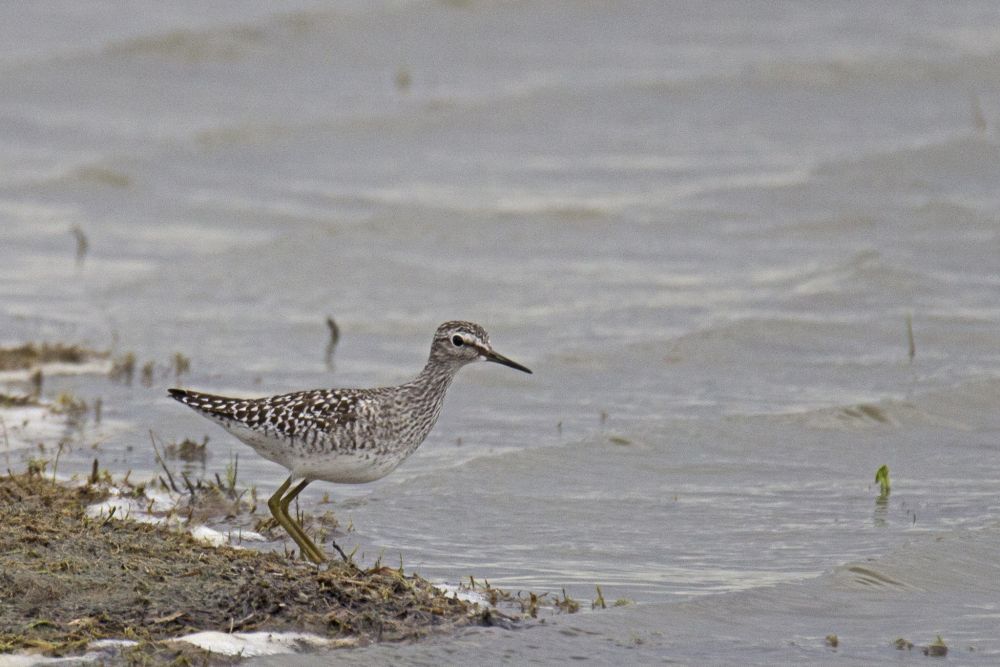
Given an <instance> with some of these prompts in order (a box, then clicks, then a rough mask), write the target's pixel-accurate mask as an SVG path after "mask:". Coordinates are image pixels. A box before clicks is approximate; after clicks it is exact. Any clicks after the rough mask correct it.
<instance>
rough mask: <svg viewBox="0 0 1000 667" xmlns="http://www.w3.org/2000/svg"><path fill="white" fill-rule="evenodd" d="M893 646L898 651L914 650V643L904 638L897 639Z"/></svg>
mask: <svg viewBox="0 0 1000 667" xmlns="http://www.w3.org/2000/svg"><path fill="white" fill-rule="evenodd" d="M892 645H893V646H895V647H896V650H897V651H909V650H910V649H912V648H913V642H911V641H909V640H907V639H904V638H902V637H897V638H896V640H895V641H894V642H892Z"/></svg>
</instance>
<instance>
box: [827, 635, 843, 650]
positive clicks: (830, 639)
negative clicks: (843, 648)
mask: <svg viewBox="0 0 1000 667" xmlns="http://www.w3.org/2000/svg"><path fill="white" fill-rule="evenodd" d="M825 642H826V645H827V646H829V647H830V648H837V647H838V646H840V638H839V637H837V635H827V636H826V640H825Z"/></svg>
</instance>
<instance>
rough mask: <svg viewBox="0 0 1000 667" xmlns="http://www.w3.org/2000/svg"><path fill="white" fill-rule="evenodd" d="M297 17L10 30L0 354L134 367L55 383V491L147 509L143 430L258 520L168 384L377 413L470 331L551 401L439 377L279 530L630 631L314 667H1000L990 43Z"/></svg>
mask: <svg viewBox="0 0 1000 667" xmlns="http://www.w3.org/2000/svg"><path fill="white" fill-rule="evenodd" d="M286 7H288V9H287V11H286V12H285V13H282V14H272V13H269V12H266V11H253V12H248V11H247V10H246V8H245V6H244V5H243V4H242V3H232V4H226V3H214V4H213V5H212V9H211V12H209V13H205V12H204V11H203V9H204V8H203V7H202V6H201V5H197V6H196V5H194V4H190V5H185V4H184V3H174V4H172V5H171V8H170V9H162V10H158V11H157V12H144V13H142V14H141V15H140V14H135V15H130V14H128V13H127V12H112V11H111V10H110V9H108V10H107V11H102V10H100V9H90V10H87V11H81V10H79V9H77V8H76V5H75V4H73V3H61V2H53V3H49V4H48V6H47V8H46V13H45V16H44V18H43V17H42V16H40V15H38V14H37V13H36V10H35V9H17V10H15V9H12V8H6V9H2V10H0V12H2V13H3V18H4V20H2V21H0V26H3V27H2V28H0V30H2V31H3V36H4V39H0V44H2V45H3V46H0V80H2V85H3V90H4V92H5V94H4V95H3V96H2V99H0V137H2V139H3V141H0V166H2V169H0V297H2V298H0V332H2V334H0V337H2V338H3V339H4V340H2V341H0V342H3V343H15V342H21V341H24V340H53V341H56V340H58V341H66V342H78V343H87V344H89V345H91V346H94V347H97V348H112V349H113V350H114V351H115V352H116V353H118V354H120V353H123V352H126V351H133V352H134V353H135V354H136V357H137V359H138V360H139V362H140V364H142V363H145V362H147V361H154V362H156V364H157V376H156V380H155V382H154V383H153V386H152V387H145V386H143V385H142V384H141V383H139V382H138V381H136V382H134V383H133V384H132V385H131V386H126V385H121V384H115V383H111V382H109V381H108V380H107V379H105V378H104V377H102V376H98V375H73V376H62V377H50V378H48V379H47V381H46V393H47V394H49V395H56V394H57V393H58V392H60V391H72V392H74V393H75V394H77V395H79V396H81V397H83V398H85V399H86V400H88V401H89V402H91V403H92V402H93V401H94V399H96V398H98V397H100V398H101V399H102V405H103V413H104V415H103V416H104V418H103V420H102V423H101V424H100V425H97V424H94V423H93V422H92V421H91V422H89V423H87V424H85V425H84V427H83V431H82V433H81V434H79V435H80V437H81V438H82V444H81V443H79V442H78V443H77V444H76V445H75V446H74V447H73V449H72V450H71V451H69V452H66V453H64V454H63V455H62V456H61V458H60V463H59V466H60V471H61V472H67V473H68V472H84V471H88V470H89V466H90V463H91V461H92V459H93V457H94V456H95V455H96V456H98V457H99V458H100V460H101V463H102V464H103V465H107V466H109V467H111V468H112V469H113V470H115V471H118V472H124V471H126V470H132V471H133V476H134V477H133V478H137V477H139V476H143V475H145V476H149V475H152V474H154V473H155V472H156V469H157V466H156V463H155V461H154V457H153V454H152V451H151V448H150V446H149V445H148V434H147V431H148V430H150V429H152V430H153V431H154V432H155V433H156V434H158V435H159V436H160V437H162V438H164V439H166V440H168V441H169V440H179V439H181V438H183V437H192V438H194V439H198V440H200V439H201V437H202V436H203V435H208V436H209V437H210V444H209V448H210V454H209V459H208V461H207V463H206V472H207V473H208V474H212V473H214V472H220V473H221V472H222V471H224V470H225V467H226V465H227V463H229V461H230V460H231V457H232V456H233V455H235V454H236V453H237V452H239V454H240V459H239V470H240V477H241V478H242V479H243V480H244V481H246V482H247V483H254V484H256V485H258V486H259V487H260V489H261V491H262V492H270V490H271V489H273V488H275V487H276V486H277V485H278V484H279V483H280V482H281V481H282V480H283V475H284V471H283V470H282V469H281V468H279V467H277V466H275V465H273V464H270V463H268V462H266V461H263V460H261V459H259V458H256V457H255V456H254V455H253V453H252V452H251V451H249V450H248V449H246V448H244V447H243V446H242V445H240V444H239V443H238V442H236V441H235V440H233V439H232V438H229V437H227V436H226V435H225V434H224V433H223V432H222V431H221V430H219V429H217V428H215V427H214V426H212V425H211V424H209V423H208V422H207V421H204V420H203V419H201V418H199V417H198V416H197V415H195V414H194V413H191V412H190V411H185V410H184V409H183V408H182V407H181V406H178V405H177V404H176V403H174V402H173V401H171V400H170V399H168V398H166V395H165V388H166V387H167V386H170V385H171V384H172V383H173V382H174V378H173V377H172V374H171V371H170V370H169V364H170V360H171V357H172V355H173V354H174V353H175V352H181V353H183V354H185V355H187V356H188V357H190V359H191V372H190V373H189V374H188V375H186V376H185V377H184V378H183V379H182V382H183V384H184V385H185V386H189V387H194V388H199V389H205V390H210V391H216V392H220V393H232V394H246V395H262V394H267V393H279V392H283V391H288V390H293V389H302V388H310V387H319V386H330V385H332V386H364V385H375V384H389V383H395V382H398V381H400V380H403V379H406V378H408V377H410V376H411V375H412V374H414V373H415V372H416V371H417V370H418V369H419V368H420V367H421V366H422V364H423V361H424V358H425V355H426V352H427V347H428V345H429V341H430V334H431V332H432V331H433V329H434V327H435V326H436V325H437V324H438V323H439V322H441V321H443V320H446V319H452V318H464V319H472V320H475V321H478V322H480V323H482V324H483V325H484V326H486V328H487V329H488V330H489V331H490V332H491V334H492V337H493V342H494V343H495V345H496V347H497V349H498V350H499V351H500V352H502V353H504V354H506V355H508V356H510V357H512V358H514V359H517V360H518V361H520V362H522V363H524V364H526V365H528V366H529V367H531V368H532V369H533V370H534V371H535V374H534V375H532V376H523V375H521V374H517V373H515V372H513V371H510V370H509V369H505V368H502V367H498V366H485V365H484V366H476V367H473V368H469V369H467V370H464V371H463V372H462V373H461V375H460V376H459V378H458V379H457V381H456V383H455V385H454V386H453V389H452V390H451V393H450V395H449V400H448V403H447V405H446V408H445V411H444V413H443V414H442V416H441V419H440V421H439V423H438V426H437V428H436V429H435V431H434V432H433V433H432V434H431V436H430V437H429V438H428V440H427V442H426V443H425V444H424V445H423V446H422V448H421V449H420V450H418V452H417V454H415V455H414V457H413V458H412V459H411V460H409V461H408V462H406V463H405V464H404V465H403V466H402V467H401V468H400V469H399V470H397V471H396V472H395V473H394V474H393V475H391V476H390V477H388V478H386V479H384V480H382V481H380V482H377V483H374V484H370V485H364V486H359V487H335V486H332V485H326V484H321V483H317V484H315V485H314V486H313V487H310V489H309V490H308V491H307V492H306V493H305V494H303V503H304V506H305V507H304V508H305V509H306V510H307V511H310V510H319V509H320V508H323V507H326V506H325V505H320V501H321V499H322V498H323V495H324V494H326V493H329V494H330V496H331V498H332V499H333V500H334V502H335V505H334V507H335V508H336V509H337V511H338V514H339V515H340V516H341V518H342V520H343V521H344V522H345V523H350V524H352V525H353V527H354V530H353V532H351V533H350V534H348V535H346V536H344V537H342V538H341V539H340V543H341V544H342V545H343V546H345V547H346V548H348V549H350V548H353V547H354V546H358V547H359V553H363V554H364V558H365V559H366V561H373V560H374V559H375V558H376V557H378V555H379V554H383V555H384V556H383V557H384V558H385V559H386V560H387V561H391V562H393V563H395V562H396V561H397V560H398V559H399V558H400V557H402V559H403V562H404V565H405V567H406V568H407V569H414V570H416V571H418V572H419V573H420V574H422V575H424V576H429V577H431V578H434V579H438V580H441V581H447V582H452V583H454V582H457V581H458V580H459V579H462V578H466V577H468V576H469V575H472V576H475V577H476V578H477V579H482V578H485V579H488V580H489V581H490V583H492V584H494V585H498V586H502V587H509V588H513V589H515V590H517V589H531V590H534V591H539V592H542V591H551V592H554V593H555V592H561V590H562V589H563V588H565V590H566V592H567V593H569V594H570V595H571V596H573V597H576V598H579V599H581V600H582V601H584V602H586V601H589V600H590V599H592V598H593V597H594V596H595V589H594V586H595V585H601V587H602V590H603V591H604V595H605V597H606V598H608V599H609V600H610V599H617V598H628V599H630V600H632V601H634V604H631V605H629V606H626V607H621V608H616V609H613V610H608V611H603V612H600V613H589V612H588V613H581V614H580V615H576V616H562V617H559V618H556V619H551V620H550V621H548V622H547V623H546V624H544V625H541V626H535V627H532V628H530V629H527V630H524V631H518V632H509V631H500V630H477V631H470V632H468V633H464V634H463V635H462V636H461V637H459V638H457V639H456V638H442V639H435V640H433V641H430V642H427V643H425V644H421V645H419V646H384V647H376V648H371V649H365V650H361V651H351V652H348V653H343V654H338V655H337V656H334V657H335V658H336V659H340V660H344V661H350V662H364V661H368V662H371V663H380V662H385V661H391V662H435V663H438V662H441V661H452V662H458V661H460V660H462V659H463V658H467V657H471V656H475V655H483V654H490V655H495V656H497V657H498V659H505V660H508V661H511V662H524V661H537V662H555V661H558V660H561V659H563V658H564V657H566V656H570V655H572V656H585V657H588V658H589V659H591V660H592V661H595V662H604V663H606V662H613V661H614V662H619V661H623V660H630V661H643V662H653V661H660V660H675V661H680V662H683V663H706V662H745V663H751V664H764V663H773V662H776V661H777V662H800V661H814V662H825V661H828V660H834V659H836V660H837V661H838V662H842V661H848V662H850V661H852V660H853V661H855V662H858V663H866V662H872V661H884V660H891V659H896V658H898V657H900V655H902V654H897V653H896V652H895V649H893V648H892V647H891V646H890V643H891V642H892V641H893V640H894V639H895V638H896V637H899V636H904V637H906V638H908V639H910V640H911V641H913V642H915V643H917V644H918V645H919V644H926V643H929V642H930V641H932V640H933V639H934V637H935V636H936V635H937V634H941V635H942V637H943V638H944V639H945V641H946V642H948V643H949V645H950V646H952V652H951V653H950V655H949V658H951V659H958V660H960V661H969V662H975V661H982V662H986V663H989V662H995V661H996V659H997V654H998V653H1000V644H998V642H997V640H996V638H995V627H996V610H995V605H994V603H993V601H992V599H993V598H995V597H996V592H997V591H996V586H997V584H996V582H997V581H998V579H997V576H996V572H995V564H994V558H993V554H995V553H996V548H995V547H996V543H997V541H998V540H1000V527H998V525H997V523H996V516H997V510H998V505H1000V499H998V493H997V489H998V488H1000V462H997V457H996V448H997V446H998V442H1000V440H998V434H1000V418H998V417H997V409H996V406H997V404H998V400H1000V327H998V324H1000V299H998V294H1000V260H998V259H997V258H998V257H1000V227H998V223H997V212H998V209H1000V200H998V195H997V190H996V184H997V182H998V181H1000V142H998V140H997V123H998V122H1000V91H998V90H997V87H996V81H997V77H998V75H1000V64H998V63H1000V59H998V58H997V55H998V53H1000V38H998V35H997V33H996V31H995V30H994V28H993V25H994V24H995V23H996V21H995V18H996V17H995V9H994V8H993V7H992V5H991V4H989V3H973V2H968V3H948V4H946V5H939V4H936V3H930V2H927V3H912V4H908V5H906V8H905V11H904V10H902V9H901V10H900V11H899V12H897V13H893V14H892V15H890V13H887V12H884V11H882V9H881V8H875V7H872V8H869V7H868V6H866V5H847V4H833V5H831V4H829V3H800V4H797V5H794V6H791V7H786V6H779V7H776V8H764V7H762V6H755V7H754V10H753V11H752V12H750V11H748V8H747V6H746V5H745V4H743V3H713V4H711V5H709V6H707V7H706V6H702V3H682V2H677V3H641V2H636V3H627V4H616V5H615V6H614V7H613V8H612V7H609V6H605V5H603V4H601V3H575V2H574V3H569V2H567V3H546V4H544V5H541V6H536V5H533V4H528V3H509V4H508V3H491V2H472V3H440V2H414V3H385V4H379V5H376V6H372V5H370V4H368V3H358V4H356V5H338V9H335V10H331V9H329V8H327V7H326V6H325V3H310V2H294V3H287V5H286ZM37 11H40V10H37ZM74 225H77V226H79V227H80V228H81V229H82V230H83V231H84V233H85V235H86V237H87V239H88V251H87V254H86V257H85V259H84V261H83V262H82V263H79V264H78V263H77V262H76V260H75V256H74V253H75V241H74V238H73V236H72V234H71V233H70V231H69V230H70V228H71V227H72V226H74ZM327 315H332V316H334V317H335V318H336V320H337V322H338V323H339V324H340V328H341V332H342V336H341V341H340V344H339V345H338V347H337V350H336V354H335V358H334V367H333V368H332V369H328V368H327V367H326V365H325V363H324V359H323V353H324V348H325V344H326V337H327V331H326V327H325V324H324V319H325V317H326V316H327ZM908 316H912V322H913V325H912V326H913V336H914V343H915V356H914V357H913V359H912V360H911V359H910V358H909V355H908V340H907V331H906V320H907V317H908ZM47 428H48V427H47ZM39 438H40V439H42V440H43V441H44V442H47V443H48V445H49V446H55V444H56V442H57V437H56V436H55V435H53V434H52V433H51V429H50V430H49V431H45V434H44V435H42V436H39ZM28 442H29V443H31V444H32V445H34V443H33V442H32V441H31V438H30V437H29V438H28ZM19 443H21V444H23V441H21V440H15V445H17V444H19ZM32 451H33V450H32ZM49 451H51V450H49ZM27 455H28V450H24V449H22V450H21V451H19V452H14V453H13V454H10V456H11V458H12V459H13V460H14V461H15V462H16V461H17V460H18V457H19V456H20V457H25V456H27ZM882 464H888V465H889V467H890V470H891V473H892V481H893V490H892V494H891V495H890V497H889V499H888V502H887V503H884V504H881V505H880V504H877V503H876V497H877V495H878V492H877V488H876V486H875V485H874V484H873V482H872V480H873V477H874V473H875V470H876V469H877V468H878V467H879V466H880V465H882ZM858 564H861V565H860V566H859V565H858ZM852 567H854V568H857V567H863V568H864V572H866V573H863V574H859V573H858V571H857V569H855V570H852V569H851V568H852ZM868 571H870V572H874V573H876V574H875V575H871V574H867V572H868ZM873 582H874V583H873ZM887 582H889V583H887ZM560 594H561V593H560ZM584 606H585V608H586V607H588V606H589V605H586V604H585V605H584ZM831 633H835V634H838V636H839V637H840V641H841V643H840V646H839V647H838V649H837V651H836V653H834V652H833V651H832V650H831V649H829V648H826V647H825V646H824V642H823V638H824V637H825V636H826V635H827V634H831ZM970 646H971V647H973V648H974V649H975V650H974V651H969V650H968V647H970ZM921 657H922V656H921ZM323 659H324V660H328V659H332V658H331V657H330V656H324V657H323ZM302 660H303V661H305V662H310V661H312V660H315V657H303V658H302Z"/></svg>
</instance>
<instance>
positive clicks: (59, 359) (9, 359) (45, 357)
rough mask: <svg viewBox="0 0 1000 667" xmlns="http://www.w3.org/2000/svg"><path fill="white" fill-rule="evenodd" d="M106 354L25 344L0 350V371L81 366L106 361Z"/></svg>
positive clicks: (77, 348) (71, 346)
mask: <svg viewBox="0 0 1000 667" xmlns="http://www.w3.org/2000/svg"><path fill="white" fill-rule="evenodd" d="M107 358H108V353H107V352H99V351H96V350H90V349H87V348H85V347H81V346H79V345H65V344H63V343H41V344H38V343H25V344H24V345H18V346H15V347H4V348H0V371H24V370H29V369H32V368H35V367H37V366H40V365H42V364H52V363H65V364H82V363H85V362H87V361H91V360H93V359H107Z"/></svg>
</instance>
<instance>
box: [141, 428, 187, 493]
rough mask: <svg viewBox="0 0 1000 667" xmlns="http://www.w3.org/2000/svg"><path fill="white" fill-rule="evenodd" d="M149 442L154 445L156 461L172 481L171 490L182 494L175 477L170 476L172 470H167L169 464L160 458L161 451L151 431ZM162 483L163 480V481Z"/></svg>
mask: <svg viewBox="0 0 1000 667" xmlns="http://www.w3.org/2000/svg"><path fill="white" fill-rule="evenodd" d="M149 441H150V442H152V443H153V451H154V452H156V461H157V463H159V464H160V467H161V468H163V472H165V473H167V479H169V480H170V488H171V489H173V490H174V493H180V489H178V488H177V484H175V483H174V476H173V475H171V474H170V469H169V468H167V462H166V461H164V460H163V457H162V456H160V449H159V447H157V446H156V438H155V437H154V436H153V431H152V430H150V431H149ZM161 481H162V480H161Z"/></svg>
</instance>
